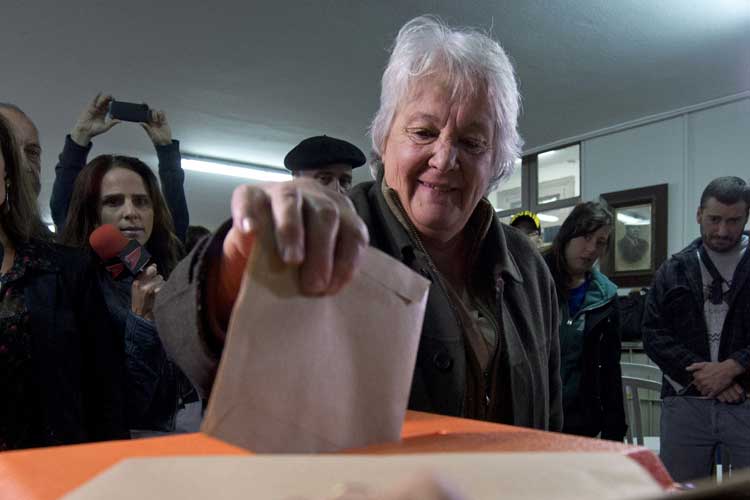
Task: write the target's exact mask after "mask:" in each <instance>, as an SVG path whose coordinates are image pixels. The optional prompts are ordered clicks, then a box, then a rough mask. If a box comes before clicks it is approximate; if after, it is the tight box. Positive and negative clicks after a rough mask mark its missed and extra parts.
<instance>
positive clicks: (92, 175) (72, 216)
mask: <svg viewBox="0 0 750 500" xmlns="http://www.w3.org/2000/svg"><path fill="white" fill-rule="evenodd" d="M113 168H124V169H126V170H130V171H132V172H135V173H136V174H138V176H139V177H140V178H141V179H143V184H144V186H145V187H146V192H147V193H148V196H149V198H151V206H152V207H153V209H154V226H153V230H152V232H151V237H150V238H149V239H148V242H146V245H145V247H146V249H147V250H148V251H149V253H151V256H152V257H153V259H154V262H156V265H157V267H158V268H159V273H161V274H162V275H163V276H164V277H167V276H169V273H171V272H172V269H174V267H175V265H176V264H177V262H178V261H179V259H180V258H181V256H182V255H181V254H182V244H181V243H180V241H179V240H178V239H177V236H175V234H174V223H173V222H172V214H171V213H170V212H169V208H168V207H167V203H166V202H165V201H164V196H163V195H162V193H161V189H159V183H158V181H157V180H156V176H155V175H154V172H153V171H152V170H151V169H150V168H149V167H148V165H146V164H145V163H143V162H142V161H141V160H139V159H138V158H133V157H130V156H118V155H101V156H97V157H96V158H94V159H93V160H91V161H90V162H89V163H88V165H86V166H85V167H84V168H83V170H81V173H80V174H78V178H77V179H76V183H75V187H74V188H73V195H72V197H71V200H70V207H69V208H68V217H67V219H66V220H65V228H64V229H63V231H62V234H61V238H60V239H61V242H62V243H63V244H65V245H70V246H74V247H79V248H90V247H89V243H88V240H89V235H91V233H92V232H93V231H94V229H96V228H97V227H99V225H101V220H100V200H101V188H102V179H103V178H104V176H105V175H106V174H107V172H109V171H110V170H112V169H113Z"/></svg>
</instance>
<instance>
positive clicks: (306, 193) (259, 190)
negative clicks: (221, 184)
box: [224, 179, 369, 295]
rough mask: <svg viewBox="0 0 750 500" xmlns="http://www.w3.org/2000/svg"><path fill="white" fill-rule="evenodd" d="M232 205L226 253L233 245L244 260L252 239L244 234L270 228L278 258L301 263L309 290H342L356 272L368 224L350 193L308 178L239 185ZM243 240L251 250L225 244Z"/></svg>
mask: <svg viewBox="0 0 750 500" xmlns="http://www.w3.org/2000/svg"><path fill="white" fill-rule="evenodd" d="M231 210H232V230H231V231H230V234H229V235H228V237H227V239H228V240H229V241H227V240H225V245H224V249H225V257H227V256H228V255H227V253H228V252H227V250H229V251H230V253H232V254H233V255H237V254H239V255H242V256H243V257H244V258H245V259H246V258H247V255H248V254H249V249H250V246H251V245H252V242H253V239H252V238H242V237H241V235H243V234H250V233H253V234H254V233H256V232H257V231H259V230H261V229H262V228H269V229H271V230H272V232H273V237H274V240H275V242H276V247H277V251H278V254H279V257H280V258H281V259H282V260H283V261H284V262H286V263H288V264H300V265H301V267H300V287H301V289H302V291H303V293H306V294H311V295H320V294H329V293H335V292H336V291H338V290H339V289H341V287H343V286H344V285H345V284H347V283H348V282H349V281H350V280H351V278H352V276H354V273H355V271H356V269H357V268H358V266H359V262H360V259H361V255H362V252H363V251H364V248H365V247H366V246H367V245H368V242H369V240H368V235H367V229H366V227H365V225H364V223H363V222H362V220H361V219H360V218H359V216H358V215H357V214H356V212H355V211H354V206H353V205H352V203H351V202H350V201H349V200H348V198H346V197H345V196H343V195H341V194H339V193H336V192H334V191H332V190H329V189H326V188H324V187H322V186H320V185H319V184H318V183H316V182H315V181H313V180H309V179H296V180H294V181H290V182H285V183H276V184H268V185H265V186H250V185H244V186H240V187H238V188H237V189H235V191H234V193H233V195H232V204H231ZM243 242H247V246H248V248H247V249H233V248H229V249H228V248H227V243H231V244H232V245H238V244H239V245H243V244H244V243H243ZM244 250H246V251H244Z"/></svg>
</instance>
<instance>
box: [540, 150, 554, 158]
mask: <svg viewBox="0 0 750 500" xmlns="http://www.w3.org/2000/svg"><path fill="white" fill-rule="evenodd" d="M555 153H557V150H556V149H553V150H552V151H545V152H544V153H539V154H538V155H537V158H549V157H550V156H555Z"/></svg>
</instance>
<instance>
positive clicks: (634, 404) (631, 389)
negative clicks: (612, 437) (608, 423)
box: [622, 365, 661, 446]
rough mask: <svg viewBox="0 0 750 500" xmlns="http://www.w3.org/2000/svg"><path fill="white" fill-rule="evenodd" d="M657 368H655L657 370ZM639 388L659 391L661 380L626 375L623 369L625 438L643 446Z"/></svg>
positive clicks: (631, 442)
mask: <svg viewBox="0 0 750 500" xmlns="http://www.w3.org/2000/svg"><path fill="white" fill-rule="evenodd" d="M641 366H648V365H641ZM649 368H655V367H649ZM658 370H659V369H658V368H657V371H658ZM659 377H660V378H661V372H659ZM639 389H644V390H650V391H657V392H659V391H661V382H657V381H655V380H648V379H645V378H640V377H633V376H626V375H625V370H624V369H623V376H622V398H623V403H624V406H625V421H626V423H627V424H628V431H627V434H626V436H625V439H626V441H627V442H628V443H630V444H637V445H639V446H643V445H644V441H643V437H644V436H643V414H642V412H641V398H640V395H639V394H638V390H639Z"/></svg>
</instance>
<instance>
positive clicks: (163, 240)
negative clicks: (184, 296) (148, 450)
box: [61, 155, 197, 435]
mask: <svg viewBox="0 0 750 500" xmlns="http://www.w3.org/2000/svg"><path fill="white" fill-rule="evenodd" d="M102 224H112V225H114V226H115V227H117V228H118V229H119V231H120V232H121V233H122V234H123V235H124V236H125V237H126V238H128V239H131V240H136V241H137V242H138V243H139V244H140V245H141V246H143V247H145V249H146V250H147V251H148V252H149V253H150V254H151V258H152V261H153V264H151V265H150V266H148V268H146V269H145V270H144V271H143V272H141V273H140V274H139V275H138V276H132V275H130V274H129V273H127V272H126V273H123V274H121V275H119V276H117V277H113V276H112V275H111V274H110V273H109V272H108V271H107V269H106V268H105V266H104V265H103V263H101V261H100V259H99V258H98V257H97V256H96V255H95V254H94V252H93V251H92V248H91V246H90V244H89V236H90V235H91V233H92V232H93V231H94V230H95V229H96V228H98V227H99V226H101V225H102ZM61 242H62V243H64V244H66V245H70V246H73V247H76V248H82V249H85V250H86V251H87V252H88V253H89V255H90V257H91V259H92V261H93V262H97V263H100V265H98V266H97V271H98V272H97V278H98V284H99V286H100V288H101V291H102V294H103V295H104V299H105V300H106V304H107V309H108V311H109V313H110V316H111V317H112V319H113V321H114V322H115V323H116V324H117V325H118V326H119V328H120V329H121V330H122V331H123V332H124V333H123V334H124V341H125V346H126V353H127V359H126V362H127V368H128V373H127V380H126V382H127V384H128V385H127V388H128V389H129V392H128V395H129V399H128V406H129V411H130V414H129V423H130V428H131V429H133V430H146V431H160V432H171V431H174V430H175V429H176V414H177V411H178V409H180V408H182V407H183V405H184V403H185V402H186V399H187V400H192V399H195V400H196V401H197V397H194V396H192V394H193V392H192V387H191V386H190V383H189V382H188V381H187V379H186V378H185V377H184V375H182V373H181V372H180V370H179V369H178V368H177V367H176V366H175V365H174V364H173V363H172V362H171V361H169V359H168V358H167V356H166V353H165V352H164V349H163V347H162V344H161V342H160V340H159V336H158V334H157V331H156V326H155V324H154V322H153V304H154V299H155V296H156V295H157V294H158V293H159V290H160V289H161V287H162V286H163V284H164V279H165V278H167V277H169V274H170V272H171V271H172V269H173V268H174V266H175V265H176V263H177V261H178V260H179V259H180V257H181V255H182V245H181V244H180V242H179V240H178V239H177V236H176V235H175V234H174V226H173V224H172V217H171V215H170V213H169V209H168V208H167V204H166V202H165V201H164V197H163V196H162V193H161V191H160V190H159V184H158V181H157V180H156V176H155V175H154V173H153V171H152V170H151V168H149V167H148V166H147V165H146V164H145V163H143V162H142V161H140V160H138V159H137V158H132V157H128V156H115V155H101V156H98V157H96V158H94V159H93V160H92V161H91V162H90V163H89V164H88V165H86V167H84V168H83V170H81V172H80V174H79V175H78V178H77V179H76V182H75V187H74V189H73V196H72V199H71V202H70V208H69V209H68V217H67V220H66V222H65V225H64V229H63V232H62V234H61ZM193 430H197V429H193ZM138 435H143V433H141V434H138Z"/></svg>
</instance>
